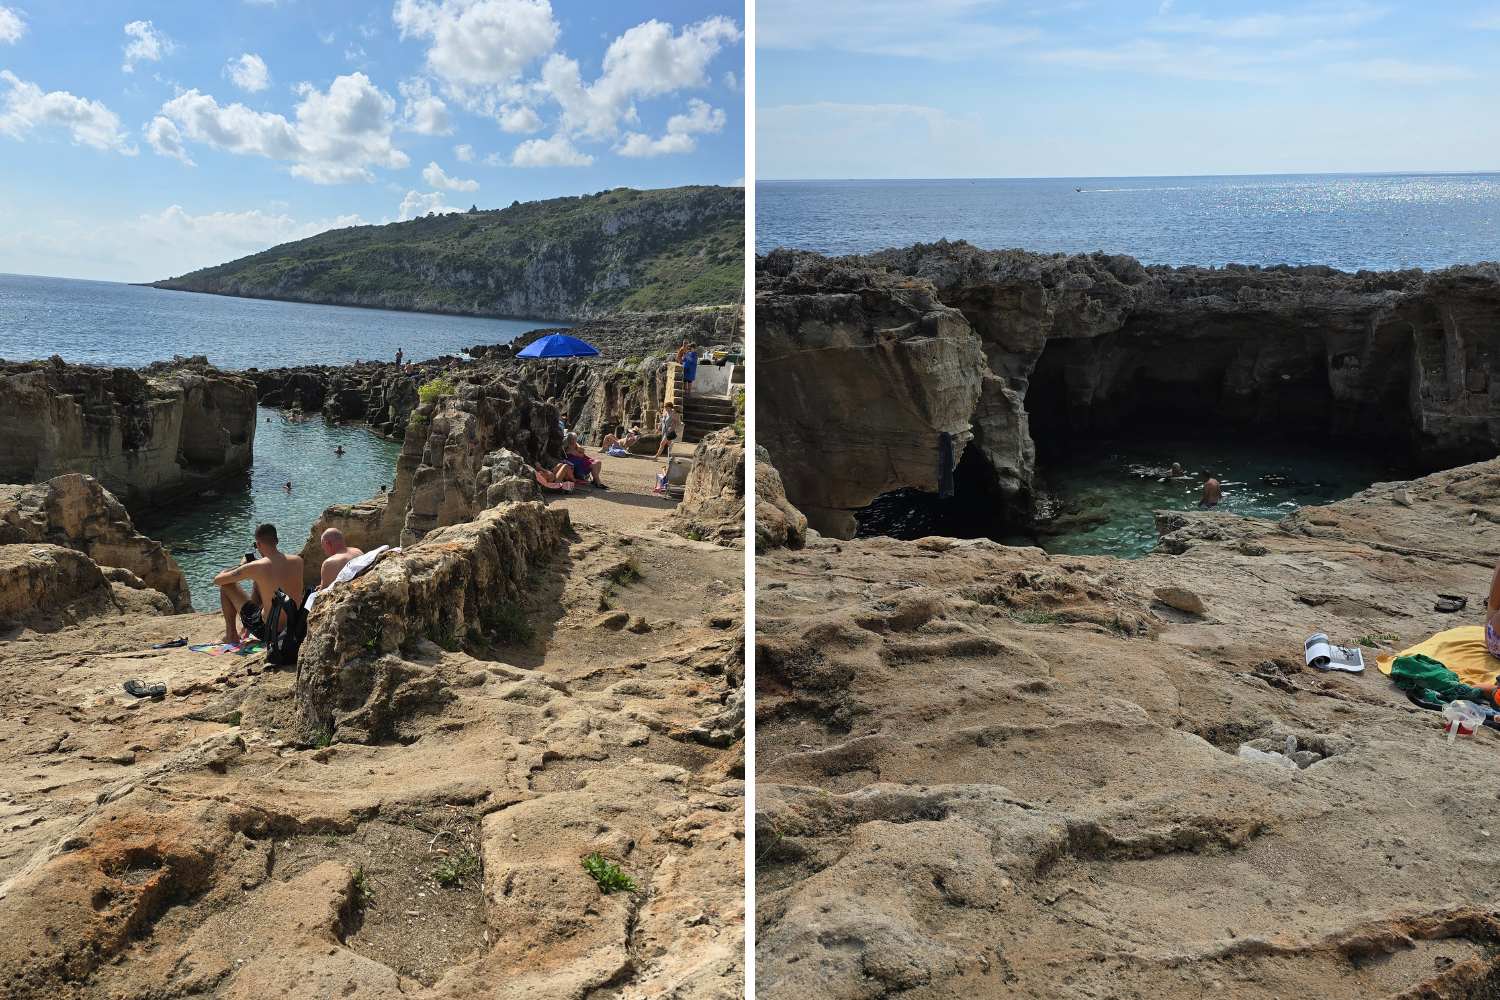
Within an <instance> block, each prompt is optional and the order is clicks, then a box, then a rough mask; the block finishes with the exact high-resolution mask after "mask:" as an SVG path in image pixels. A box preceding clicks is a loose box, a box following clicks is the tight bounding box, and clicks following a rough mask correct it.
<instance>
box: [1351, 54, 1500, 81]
mask: <svg viewBox="0 0 1500 1000" xmlns="http://www.w3.org/2000/svg"><path fill="white" fill-rule="evenodd" d="M1330 69H1332V70H1333V72H1335V73H1339V74H1342V75H1344V76H1352V77H1354V78H1355V79H1358V80H1373V81H1377V82H1380V83H1401V84H1428V83H1451V82H1453V81H1454V80H1473V79H1475V78H1477V77H1478V75H1479V74H1478V73H1475V72H1474V71H1473V70H1471V69H1469V68H1467V67H1464V66H1457V65H1454V64H1453V63H1420V62H1410V61H1407V60H1405V59H1364V60H1360V61H1355V62H1347V63H1337V64H1335V65H1333V66H1331V67H1330Z"/></svg>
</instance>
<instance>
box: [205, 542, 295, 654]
mask: <svg viewBox="0 0 1500 1000" xmlns="http://www.w3.org/2000/svg"><path fill="white" fill-rule="evenodd" d="M255 551H256V552H257V553H258V554H259V555H260V558H259V559H251V560H247V561H246V562H244V563H242V564H240V565H239V566H236V567H235V568H234V569H226V570H225V571H224V572H222V573H220V574H219V575H218V576H216V577H214V586H216V587H218V588H219V606H220V608H221V609H222V610H223V612H224V641H225V642H227V643H229V644H230V645H235V644H237V643H239V642H241V641H243V640H244V639H248V638H250V637H251V636H254V637H255V638H257V639H261V640H264V639H265V638H266V624H265V620H264V619H263V618H262V617H261V609H262V608H267V607H269V606H270V604H271V598H272V597H273V596H274V595H275V593H276V591H277V590H278V589H279V590H281V591H282V592H283V593H285V594H286V595H287V596H288V597H290V598H291V599H292V603H293V604H295V605H296V606H297V607H299V608H300V607H301V606H302V557H301V556H288V555H284V554H283V553H282V552H281V551H280V550H279V549H277V548H276V525H274V524H262V525H261V526H260V527H259V528H256V529H255ZM242 580H249V581H250V595H249V596H248V597H246V596H245V591H244V589H243V588H241V587H240V581H242ZM241 625H244V630H243V633H242V632H241V629H240V626H241Z"/></svg>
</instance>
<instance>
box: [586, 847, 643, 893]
mask: <svg viewBox="0 0 1500 1000" xmlns="http://www.w3.org/2000/svg"><path fill="white" fill-rule="evenodd" d="M583 870H584V871H586V872H588V873H589V876H590V877H591V878H592V879H593V880H594V881H595V882H597V883H599V891H600V892H602V893H604V894H605V895H606V896H608V895H609V894H610V893H612V892H635V890H636V884H635V879H633V878H631V877H630V876H629V875H626V874H625V872H624V871H622V870H621V869H620V866H619V865H617V864H615V863H614V862H613V861H610V860H608V859H606V858H605V857H604V856H603V855H602V854H600V853H599V852H598V851H595V852H593V853H592V854H590V855H589V856H588V857H586V858H584V859H583Z"/></svg>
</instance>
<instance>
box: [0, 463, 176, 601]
mask: <svg viewBox="0 0 1500 1000" xmlns="http://www.w3.org/2000/svg"><path fill="white" fill-rule="evenodd" d="M28 543H46V544H48V545H60V546H64V547H67V548H71V549H77V550H78V551H79V552H82V553H83V554H84V555H86V556H88V557H89V558H90V559H91V560H93V561H94V562H95V563H97V564H99V565H100V566H105V567H110V566H113V567H119V568H121V569H124V570H128V571H129V572H131V573H132V574H134V575H135V576H136V577H138V578H139V579H140V580H141V581H142V582H144V584H145V585H146V586H148V587H151V588H153V589H155V590H158V591H160V592H161V593H162V594H164V595H166V597H167V599H168V600H170V601H171V602H172V607H173V608H175V609H176V610H178V611H191V610H192V608H193V605H192V600H191V597H190V595H189V594H188V588H187V581H186V580H185V579H184V578H183V575H182V568H181V567H180V566H178V565H177V561H176V560H175V559H173V558H172V556H171V554H170V553H168V552H167V550H166V549H165V548H164V547H163V546H162V544H161V543H160V542H157V541H154V540H152V539H150V538H147V537H146V536H145V535H143V534H141V533H140V532H138V531H136V530H135V525H134V524H132V523H131V520H130V514H129V513H127V512H126V510H125V507H124V505H123V504H121V503H120V502H119V501H118V500H116V499H115V498H114V497H113V496H111V495H110V494H109V491H108V490H106V489H104V487H102V486H100V485H99V482H98V480H96V479H94V478H93V477H92V476H83V475H78V474H76V473H74V474H71V475H66V476H58V477H56V478H55V479H50V480H48V481H47V482H45V483H39V484H37V485H34V486H0V545H23V544H28Z"/></svg>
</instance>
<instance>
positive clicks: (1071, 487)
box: [1037, 441, 1407, 558]
mask: <svg viewBox="0 0 1500 1000" xmlns="http://www.w3.org/2000/svg"><path fill="white" fill-rule="evenodd" d="M1043 461H1044V463H1045V456H1044V459H1043ZM1173 462H1179V463H1181V464H1182V466H1183V469H1184V471H1185V473H1186V475H1184V476H1183V477H1182V478H1172V477H1171V475H1170V472H1171V466H1172V463H1173ZM1043 468H1044V472H1045V476H1044V478H1045V482H1046V489H1047V492H1048V494H1049V495H1050V496H1051V497H1053V498H1055V500H1056V501H1057V502H1058V504H1059V505H1060V507H1061V508H1062V514H1063V516H1064V518H1065V519H1070V520H1072V521H1073V524H1074V526H1073V527H1072V528H1071V529H1070V530H1068V531H1066V532H1065V533H1063V534H1060V535H1057V536H1054V537H1048V536H1046V535H1041V536H1039V537H1038V538H1037V543H1038V544H1040V545H1041V546H1042V548H1044V549H1046V550H1047V551H1049V552H1058V553H1072V554H1077V555H1114V556H1123V557H1125V558H1132V557H1136V556H1142V555H1145V554H1146V553H1148V552H1150V551H1151V550H1153V549H1154V548H1155V547H1156V523H1155V519H1154V517H1153V511H1157V510H1197V509H1198V501H1199V499H1200V497H1201V496H1202V493H1203V483H1204V481H1205V480H1206V478H1207V476H1208V475H1209V474H1211V475H1213V476H1214V478H1216V479H1218V480H1219V483H1220V485H1221V486H1222V487H1223V492H1224V499H1223V501H1222V502H1221V503H1220V504H1219V506H1218V507H1217V508H1216V509H1217V510H1220V511H1226V512H1228V513H1231V514H1239V515H1242V516H1245V517H1261V518H1273V519H1274V518H1280V517H1284V516H1285V515H1286V514H1288V513H1290V512H1291V511H1294V510H1296V509H1297V508H1298V507H1302V506H1307V505H1312V504H1326V503H1332V502H1333V501H1335V500H1342V499H1344V498H1346V497H1350V496H1353V495H1354V494H1355V493H1358V492H1359V491H1360V490H1362V489H1364V488H1365V487H1367V486H1369V485H1370V484H1371V483H1375V482H1382V481H1390V480H1394V479H1403V478H1406V476H1407V472H1406V471H1405V470H1403V469H1402V468H1401V467H1400V466H1395V465H1392V464H1391V463H1389V462H1386V461H1383V460H1381V459H1378V458H1371V457H1362V456H1360V455H1357V454H1349V453H1346V452H1344V451H1341V450H1339V449H1336V448H1327V447H1314V446H1310V445H1307V444H1296V443H1288V442H1258V441H1231V442H1223V443H1204V442H1194V441H1176V442H1164V441H1153V442H1150V443H1149V444H1148V445H1145V446H1143V445H1141V444H1139V443H1134V442H1132V443H1129V444H1123V443H1113V444H1111V443H1103V444H1100V445H1098V446H1096V447H1094V448H1091V449H1088V450H1076V449H1075V450H1070V451H1069V453H1068V454H1067V456H1066V461H1061V460H1060V459H1059V460H1058V461H1055V462H1054V463H1053V464H1050V465H1048V464H1044V466H1043ZM1094 518H1098V519H1101V520H1102V523H1097V524H1084V523H1081V522H1082V521H1084V520H1087V519H1094Z"/></svg>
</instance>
